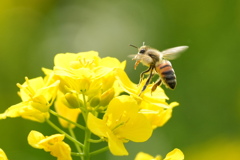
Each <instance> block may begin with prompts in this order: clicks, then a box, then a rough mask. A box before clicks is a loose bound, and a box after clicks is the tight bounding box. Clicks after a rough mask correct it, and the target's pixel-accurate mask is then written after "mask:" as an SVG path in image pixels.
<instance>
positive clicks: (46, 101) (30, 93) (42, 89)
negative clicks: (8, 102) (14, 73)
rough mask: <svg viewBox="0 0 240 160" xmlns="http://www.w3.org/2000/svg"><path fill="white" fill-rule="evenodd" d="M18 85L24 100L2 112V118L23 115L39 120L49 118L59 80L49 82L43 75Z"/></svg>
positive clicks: (42, 120) (26, 117) (0, 116)
mask: <svg viewBox="0 0 240 160" xmlns="http://www.w3.org/2000/svg"><path fill="white" fill-rule="evenodd" d="M17 85H18V87H19V88H20V91H19V95H20V97H21V99H22V102H20V103H18V104H16V105H13V106H11V107H9V108H8V109H7V110H6V111H5V112H4V113H2V114H0V118H1V119H5V118H7V117H11V118H14V117H22V118H25V119H29V120H33V121H37V122H44V121H45V119H46V118H49V113H48V109H49V107H50V106H51V105H52V102H53V100H54V99H55V97H56V93H57V90H58V85H59V81H55V82H54V83H51V84H48V83H47V80H46V79H43V78H42V77H37V78H33V79H28V78H26V82H24V83H23V84H22V85H20V84H17Z"/></svg>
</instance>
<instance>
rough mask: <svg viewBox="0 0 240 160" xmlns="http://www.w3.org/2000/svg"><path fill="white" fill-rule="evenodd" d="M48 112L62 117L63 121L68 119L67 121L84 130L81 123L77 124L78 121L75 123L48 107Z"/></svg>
mask: <svg viewBox="0 0 240 160" xmlns="http://www.w3.org/2000/svg"><path fill="white" fill-rule="evenodd" d="M49 112H50V113H51V114H53V115H54V116H57V117H59V118H62V119H64V120H65V121H68V122H69V123H72V124H74V125H75V126H76V127H78V128H80V129H82V130H85V127H84V126H82V125H80V124H78V123H76V122H73V121H70V120H69V119H67V118H65V117H63V116H61V115H60V114H58V113H57V112H55V111H53V110H51V109H50V110H49Z"/></svg>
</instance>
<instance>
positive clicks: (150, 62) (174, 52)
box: [130, 43, 188, 94]
mask: <svg viewBox="0 0 240 160" xmlns="http://www.w3.org/2000/svg"><path fill="white" fill-rule="evenodd" d="M130 46H132V47H134V48H137V49H138V53H137V54H136V55H134V58H133V59H132V60H136V63H135V65H134V69H136V68H137V66H138V64H139V63H140V62H141V63H142V64H143V65H145V66H148V69H147V70H145V71H143V72H142V73H141V74H140V80H139V84H140V83H141V81H142V80H143V78H144V75H145V74H149V76H148V78H147V81H146V83H145V84H144V86H143V88H142V90H141V93H142V92H143V91H144V90H145V89H146V87H147V85H148V84H149V83H150V81H151V80H152V77H153V75H154V74H158V75H159V79H158V80H157V81H156V83H155V84H154V85H153V87H152V89H151V92H154V91H155V90H156V88H157V86H160V85H161V84H162V83H163V84H164V85H165V86H166V87H167V88H170V89H175V87H176V84H177V81H176V75H175V72H174V70H173V67H172V64H171V62H170V61H169V60H173V59H176V58H177V57H178V56H179V55H180V53H182V52H184V51H185V50H187V49H188V46H179V47H174V48H170V49H166V50H164V51H161V52H160V51H159V50H157V49H154V48H151V47H149V46H146V45H144V43H143V46H141V47H140V48H138V47H136V46H134V45H130ZM141 93H140V94H141Z"/></svg>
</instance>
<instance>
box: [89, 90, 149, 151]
mask: <svg viewBox="0 0 240 160" xmlns="http://www.w3.org/2000/svg"><path fill="white" fill-rule="evenodd" d="M138 111H139V107H138V105H137V103H136V101H135V100H134V99H132V98H131V97H129V96H126V95H125V96H120V97H117V98H114V99H113V100H112V101H111V102H110V103H109V106H108V109H107V111H106V113H105V115H104V117H103V119H99V118H97V117H95V116H94V115H93V114H91V113H89V115H88V121H87V126H88V127H89V129H90V131H91V132H93V133H94V134H96V135H98V136H99V137H101V138H105V139H106V140H107V141H108V146H109V149H110V151H111V152H112V154H114V155H128V152H127V150H126V148H125V147H124V145H123V143H125V142H127V141H128V140H131V141H134V142H144V141H146V140H148V139H149V138H150V136H151V135H152V129H151V125H150V124H149V122H148V121H147V119H146V117H145V116H144V115H143V114H141V113H138Z"/></svg>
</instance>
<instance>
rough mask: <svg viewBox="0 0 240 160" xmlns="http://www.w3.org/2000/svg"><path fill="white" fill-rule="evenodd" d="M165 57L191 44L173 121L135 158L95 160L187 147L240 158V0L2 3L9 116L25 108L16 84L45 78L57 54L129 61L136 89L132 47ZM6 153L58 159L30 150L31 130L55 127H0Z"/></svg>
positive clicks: (182, 61) (195, 153) (0, 47)
mask: <svg viewBox="0 0 240 160" xmlns="http://www.w3.org/2000/svg"><path fill="white" fill-rule="evenodd" d="M142 42H146V44H147V45H150V46H152V47H155V48H157V49H159V50H163V49H166V48H171V47H175V46H180V45H188V46H190V48H189V50H188V51H187V52H185V53H184V54H182V56H181V57H180V58H179V59H177V60H175V61H172V64H173V67H174V69H175V71H176V74H177V78H178V86H177V88H176V90H174V91H171V90H167V89H165V88H164V89H165V90H166V93H167V95H168V96H169V97H170V101H178V102H179V103H180V106H179V107H177V108H175V109H174V112H173V117H172V119H171V120H170V121H169V122H168V123H167V124H166V125H165V126H163V127H162V128H158V129H157V130H155V132H154V134H153V137H152V138H151V139H150V140H149V141H148V142H145V143H128V144H127V145H126V146H127V149H128V150H129V153H130V155H129V156H128V157H114V156H112V155H111V154H110V153H106V154H102V155H101V157H93V158H92V159H93V160H94V159H112V160H123V159H133V158H134V157H135V154H136V153H137V152H138V151H144V152H147V153H149V154H152V155H154V156H155V155H156V154H161V155H163V156H165V154H166V153H167V152H169V151H171V150H172V149H174V148H175V147H177V148H180V149H181V150H182V151H183V152H184V154H185V157H186V160H200V159H201V160H202V159H206V160H208V159H218V160H226V159H232V160H235V159H236V160H237V159H240V107H239V105H240V85H239V79H240V62H239V60H240V53H239V49H240V1H239V0H201V1H193V0H181V1H179V0H149V1H143V0H139V1H136V0H122V1H107V0H99V1H93V0H89V1H82V0H69V1H64V0H1V1H0V73H1V79H0V84H1V85H0V112H3V111H4V110H5V109H6V108H7V107H9V106H11V105H13V104H16V103H18V102H20V98H19V97H18V96H17V94H16V92H17V91H18V88H17V87H16V85H15V84H16V83H23V82H24V77H25V76H28V77H29V78H34V77H37V76H42V75H43V73H42V71H41V67H48V68H52V66H53V57H54V55H55V54H56V53H64V52H80V51H89V50H96V51H98V52H99V53H100V56H101V57H105V56H112V57H117V58H119V59H120V60H127V67H126V71H127V73H128V74H129V75H130V78H131V80H132V81H134V82H136V83H137V82H138V79H139V74H140V73H141V71H143V70H144V69H145V68H146V67H144V66H142V65H140V66H139V67H138V69H137V70H136V71H135V70H134V69H133V65H134V62H133V61H131V59H130V58H128V55H129V54H135V53H136V52H137V51H136V49H134V48H131V47H129V46H128V45H129V44H134V45H136V46H141V45H142ZM0 128H1V131H0V148H2V149H3V150H4V151H5V152H6V154H7V155H8V158H9V159H11V160H28V159H29V160H32V159H35V160H43V159H49V160H54V159H56V158H54V157H52V156H50V154H49V153H46V152H44V151H43V150H37V149H34V148H31V147H30V146H29V145H28V144H27V135H28V133H29V132H30V130H32V129H35V130H38V131H40V132H42V133H44V134H45V135H50V134H53V133H56V132H55V130H53V129H52V128H50V127H49V126H48V125H47V124H40V123H36V122H31V121H27V120H24V119H21V118H17V119H6V120H1V121H0Z"/></svg>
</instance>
